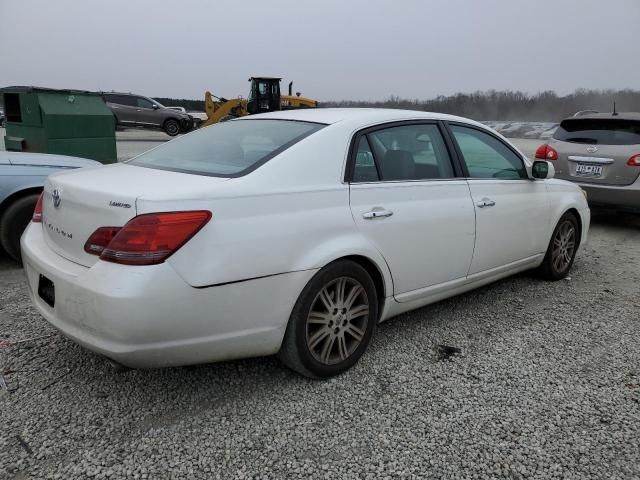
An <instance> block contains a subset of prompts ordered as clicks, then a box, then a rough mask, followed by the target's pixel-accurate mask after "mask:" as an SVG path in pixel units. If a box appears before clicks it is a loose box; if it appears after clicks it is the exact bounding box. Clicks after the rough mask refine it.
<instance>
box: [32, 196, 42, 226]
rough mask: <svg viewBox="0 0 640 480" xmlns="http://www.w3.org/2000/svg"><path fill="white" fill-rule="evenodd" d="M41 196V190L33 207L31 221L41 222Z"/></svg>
mask: <svg viewBox="0 0 640 480" xmlns="http://www.w3.org/2000/svg"><path fill="white" fill-rule="evenodd" d="M43 197H44V192H42V193H41V194H40V196H39V197H38V201H37V202H36V208H34V209H33V216H32V217H31V221H32V222H34V223H40V222H42V198H43Z"/></svg>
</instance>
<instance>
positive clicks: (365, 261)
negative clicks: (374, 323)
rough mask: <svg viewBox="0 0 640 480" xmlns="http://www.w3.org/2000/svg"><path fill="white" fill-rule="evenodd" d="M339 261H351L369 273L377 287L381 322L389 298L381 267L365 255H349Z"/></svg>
mask: <svg viewBox="0 0 640 480" xmlns="http://www.w3.org/2000/svg"><path fill="white" fill-rule="evenodd" d="M338 260H351V261H352V262H354V263H357V264H358V265H360V266H361V267H362V268H364V269H365V270H366V271H367V273H368V274H369V276H370V277H371V280H373V285H374V286H375V287H376V294H377V297H378V320H380V318H381V315H382V312H383V311H384V304H385V301H386V297H387V295H386V294H387V286H386V284H385V278H384V275H383V273H382V271H381V270H380V267H378V265H376V263H375V262H374V261H373V260H371V259H370V258H368V257H365V256H364V255H347V256H345V257H341V258H338V259H336V260H335V261H338ZM389 293H391V292H389Z"/></svg>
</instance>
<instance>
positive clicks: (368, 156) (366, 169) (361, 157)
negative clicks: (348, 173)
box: [353, 135, 380, 182]
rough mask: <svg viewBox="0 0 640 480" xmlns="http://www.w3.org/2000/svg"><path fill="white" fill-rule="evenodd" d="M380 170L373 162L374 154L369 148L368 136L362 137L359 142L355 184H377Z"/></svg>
mask: <svg viewBox="0 0 640 480" xmlns="http://www.w3.org/2000/svg"><path fill="white" fill-rule="evenodd" d="M378 180H380V178H379V177H378V169H377V168H376V162H375V161H374V160H373V152H372V151H371V147H370V146H369V142H368V141H367V137H366V136H364V135H363V136H362V137H360V141H359V142H358V150H357V151H356V163H355V167H354V169H353V181H354V182H377V181H378Z"/></svg>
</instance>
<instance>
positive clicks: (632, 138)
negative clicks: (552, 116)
mask: <svg viewBox="0 0 640 480" xmlns="http://www.w3.org/2000/svg"><path fill="white" fill-rule="evenodd" d="M553 138H555V139H556V140H562V141H563V142H573V143H590V144H598V145H637V144H640V121H637V120H618V119H613V118H596V119H594V118H571V119H568V120H564V121H563V122H562V123H561V124H560V126H559V127H558V129H557V130H556V131H555V133H554V134H553Z"/></svg>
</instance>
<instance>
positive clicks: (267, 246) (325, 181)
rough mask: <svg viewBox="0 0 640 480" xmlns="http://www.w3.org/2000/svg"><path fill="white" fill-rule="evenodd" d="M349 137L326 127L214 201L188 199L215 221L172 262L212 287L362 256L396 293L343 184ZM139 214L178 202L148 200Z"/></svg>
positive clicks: (220, 191) (232, 183)
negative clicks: (358, 225) (355, 216)
mask: <svg viewBox="0 0 640 480" xmlns="http://www.w3.org/2000/svg"><path fill="white" fill-rule="evenodd" d="M349 138H350V132H345V131H344V130H342V129H332V128H331V126H330V127H326V128H325V129H323V130H321V131H319V132H316V133H315V134H314V135H312V136H310V137H308V138H307V139H306V141H304V142H300V143H298V144H296V145H294V146H293V147H291V148H290V149H288V150H286V151H285V152H284V153H282V154H281V155H279V156H277V157H274V158H273V159H271V160H270V161H269V162H267V163H266V164H265V165H263V166H262V167H260V168H258V169H257V170H255V171H254V172H252V173H250V174H249V175H247V176H245V177H240V178H236V179H231V180H229V181H226V182H223V183H221V184H219V185H216V192H215V196H214V198H203V199H193V200H184V203H183V205H185V207H184V208H189V209H197V208H204V209H208V210H211V211H212V212H213V218H212V220H211V221H210V222H209V223H208V224H207V225H206V226H205V227H204V228H203V229H202V230H201V231H200V232H199V233H198V235H196V236H195V237H194V238H193V239H191V240H190V241H189V242H188V243H187V244H186V245H185V246H184V247H182V248H181V249H180V250H178V252H176V253H175V254H174V255H173V256H171V257H170V258H169V260H168V262H169V263H170V264H171V265H172V266H173V267H174V268H175V269H176V271H177V272H178V273H179V274H180V275H181V276H182V277H183V278H184V279H185V281H187V283H189V284H190V285H193V286H207V285H217V284H220V283H226V282H235V281H239V280H244V279H249V278H256V277H262V276H268V275H277V274H281V273H286V272H291V271H301V270H313V269H318V268H321V267H323V266H325V265H326V264H328V263H330V262H331V261H333V260H335V259H337V258H340V257H343V256H347V255H361V256H364V257H367V258H369V259H370V260H371V261H373V263H374V264H375V265H376V266H377V267H378V269H379V270H380V271H381V273H382V274H383V277H384V282H385V285H386V286H388V287H387V290H388V291H389V290H390V287H389V286H391V285H392V283H391V276H390V274H389V272H388V268H387V267H386V263H385V262H384V259H383V258H382V257H381V255H380V254H379V252H378V251H377V250H376V249H375V247H373V245H371V244H370V243H369V242H368V241H367V240H366V239H365V238H364V237H363V236H362V235H361V234H360V233H359V231H358V230H357V228H356V226H355V223H354V221H353V217H352V215H351V210H350V208H349V186H348V184H346V183H344V182H343V181H342V177H343V168H344V162H345V160H346V156H347V151H348V139H349ZM186 205H188V207H186ZM138 209H139V213H146V212H150V211H163V210H167V209H176V204H175V202H165V201H162V200H160V199H158V200H155V199H153V198H141V199H139V200H138ZM178 209H183V208H182V207H181V208H178ZM303 287H304V285H301V286H300V289H302V288H303ZM389 294H390V293H389Z"/></svg>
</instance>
